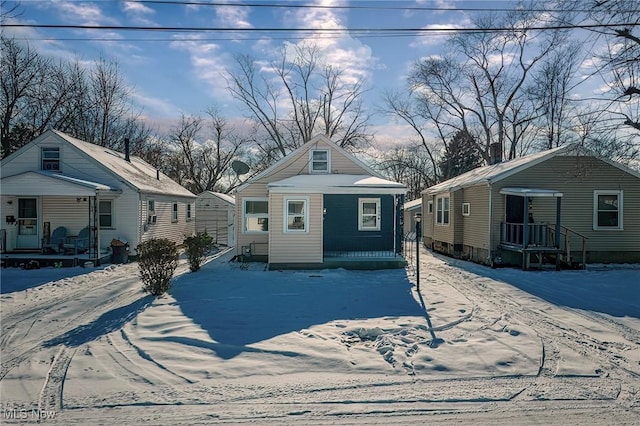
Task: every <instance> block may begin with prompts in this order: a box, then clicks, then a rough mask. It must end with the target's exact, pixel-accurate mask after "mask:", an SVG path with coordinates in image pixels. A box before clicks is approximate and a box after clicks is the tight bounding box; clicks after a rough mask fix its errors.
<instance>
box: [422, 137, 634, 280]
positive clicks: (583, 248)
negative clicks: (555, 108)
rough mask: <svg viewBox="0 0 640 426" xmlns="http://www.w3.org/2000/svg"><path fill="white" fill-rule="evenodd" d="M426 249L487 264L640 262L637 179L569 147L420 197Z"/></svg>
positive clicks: (489, 169) (474, 174) (478, 172)
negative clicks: (421, 199) (429, 248)
mask: <svg viewBox="0 0 640 426" xmlns="http://www.w3.org/2000/svg"><path fill="white" fill-rule="evenodd" d="M423 236H424V244H425V245H426V246H428V247H431V248H432V249H434V250H436V251H440V252H444V253H447V254H450V255H454V256H458V257H462V258H466V259H470V260H473V261H476V262H480V263H485V264H489V265H493V266H495V265H498V264H501V263H508V264H516V265H522V267H523V268H524V269H526V268H528V267H529V266H531V265H530V263H531V262H532V261H536V262H538V263H540V264H542V263H543V262H544V261H545V260H546V261H551V262H555V263H556V266H557V267H559V266H561V264H564V265H569V266H578V265H581V266H584V265H585V263H587V262H596V263H600V262H612V263H616V262H640V243H639V242H640V173H638V172H637V171H634V170H631V169H628V168H626V167H625V166H623V165H621V164H618V163H615V162H613V161H610V160H607V159H603V158H599V157H596V156H595V155H593V154H592V153H590V152H588V151H586V150H584V149H583V148H579V147H576V146H575V145H565V146H562V147H559V148H555V149H550V150H547V151H543V152H538V153H535V154H532V155H528V156H525V157H521V158H516V159H513V160H510V161H506V162H499V163H496V164H492V165H489V166H485V167H480V168H477V169H475V170H472V171H470V172H467V173H464V174H462V175H460V176H457V177H455V178H453V179H449V180H447V181H445V182H442V183H439V184H437V185H434V186H432V187H430V188H427V189H426V190H425V191H423Z"/></svg>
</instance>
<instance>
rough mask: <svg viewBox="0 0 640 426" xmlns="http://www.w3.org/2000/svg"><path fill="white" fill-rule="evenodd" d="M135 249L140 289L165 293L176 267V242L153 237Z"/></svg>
mask: <svg viewBox="0 0 640 426" xmlns="http://www.w3.org/2000/svg"><path fill="white" fill-rule="evenodd" d="M137 251H138V269H139V270H140V277H141V278H142V283H143V286H142V289H143V290H144V291H145V292H147V293H151V294H153V295H154V296H159V295H161V294H164V293H166V292H167V291H168V290H169V288H171V278H173V273H174V272H175V270H176V268H177V267H178V247H177V246H176V244H175V243H174V242H173V241H171V240H168V239H166V238H154V239H151V240H149V241H145V242H143V243H141V244H139V245H138V247H137Z"/></svg>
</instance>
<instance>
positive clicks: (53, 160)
mask: <svg viewBox="0 0 640 426" xmlns="http://www.w3.org/2000/svg"><path fill="white" fill-rule="evenodd" d="M45 152H51V153H57V154H58V155H57V156H48V155H46V154H45ZM40 156H41V157H42V159H41V160H42V161H41V163H40V167H41V168H42V170H47V171H52V172H59V171H60V170H61V167H60V165H61V164H60V147H57V146H43V147H40ZM45 164H55V166H54V167H50V168H47V167H46V166H45Z"/></svg>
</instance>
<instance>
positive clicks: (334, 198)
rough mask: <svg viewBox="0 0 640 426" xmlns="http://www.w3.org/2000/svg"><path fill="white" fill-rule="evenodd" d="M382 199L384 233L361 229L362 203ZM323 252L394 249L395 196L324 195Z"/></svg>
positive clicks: (381, 211) (381, 228)
mask: <svg viewBox="0 0 640 426" xmlns="http://www.w3.org/2000/svg"><path fill="white" fill-rule="evenodd" d="M360 198H380V230H379V231H359V230H358V200H359V199H360ZM324 208H325V210H326V213H325V215H324V223H323V230H324V237H323V250H324V251H325V252H327V251H381V250H393V249H394V238H395V235H394V196H393V195H371V194H367V195H357V194H326V195H324Z"/></svg>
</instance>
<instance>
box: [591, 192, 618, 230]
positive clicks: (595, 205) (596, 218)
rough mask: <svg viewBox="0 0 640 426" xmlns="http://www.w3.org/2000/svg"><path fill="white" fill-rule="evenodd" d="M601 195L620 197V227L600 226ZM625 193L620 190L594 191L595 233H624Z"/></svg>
mask: <svg viewBox="0 0 640 426" xmlns="http://www.w3.org/2000/svg"><path fill="white" fill-rule="evenodd" d="M599 195H616V196H617V197H618V206H617V207H618V226H600V225H598V196H599ZM623 199H624V194H623V191H621V190H620V191H619V190H599V189H596V190H594V191H593V230H594V231H624V222H623V215H622V213H623V203H624V201H623Z"/></svg>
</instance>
